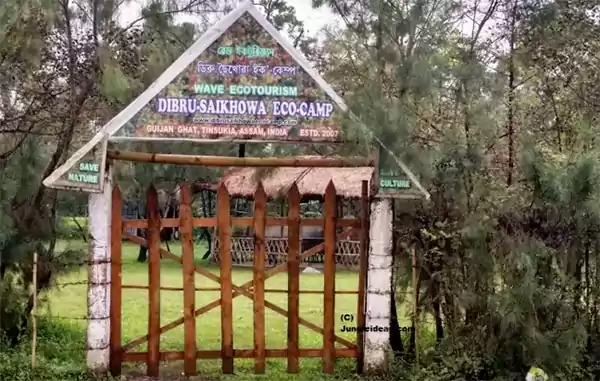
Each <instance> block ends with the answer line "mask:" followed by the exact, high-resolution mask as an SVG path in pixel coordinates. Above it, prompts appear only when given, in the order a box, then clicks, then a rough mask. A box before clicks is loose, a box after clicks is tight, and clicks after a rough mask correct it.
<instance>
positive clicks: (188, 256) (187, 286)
mask: <svg viewBox="0 0 600 381" xmlns="http://www.w3.org/2000/svg"><path fill="white" fill-rule="evenodd" d="M180 192H181V204H180V210H179V231H180V237H181V257H182V262H183V319H184V327H183V329H184V333H185V343H184V348H185V350H184V360H183V361H184V365H183V367H184V372H185V375H186V376H195V375H196V315H195V314H194V311H195V310H196V278H195V277H196V267H195V265H194V237H193V226H192V219H193V215H192V205H191V204H192V192H191V190H190V186H189V185H188V184H183V185H181V187H180Z"/></svg>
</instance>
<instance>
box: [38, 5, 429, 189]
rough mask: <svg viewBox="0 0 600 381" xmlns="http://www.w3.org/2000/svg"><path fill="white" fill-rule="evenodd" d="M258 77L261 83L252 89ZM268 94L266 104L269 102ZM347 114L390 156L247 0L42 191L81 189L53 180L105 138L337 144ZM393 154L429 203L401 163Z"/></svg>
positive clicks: (57, 172)
mask: <svg viewBox="0 0 600 381" xmlns="http://www.w3.org/2000/svg"><path fill="white" fill-rule="evenodd" d="M235 76H241V77H243V78H242V79H244V80H243V81H242V80H239V79H236V78H235ZM257 78H258V79H259V80H258V82H260V81H261V80H260V78H262V82H263V83H256V84H254V83H253V82H255V81H256V80H257ZM215 79H217V81H215ZM218 81H221V83H219V82H218ZM269 96H270V97H271V98H272V99H270V100H267V99H266V98H267V97H269ZM248 97H250V98H248ZM247 98H248V99H247ZM345 115H349V116H350V117H351V119H353V120H354V121H355V122H357V125H358V126H359V127H360V129H361V130H362V133H364V134H365V135H366V136H367V137H368V138H370V139H373V140H374V141H375V142H377V143H378V144H380V145H381V146H382V147H383V149H385V150H386V151H388V152H390V153H391V151H390V150H389V149H388V148H387V147H386V146H385V145H384V144H383V142H381V140H380V139H379V138H378V137H377V136H375V135H374V134H373V132H372V131H371V130H370V129H368V128H367V127H366V126H365V125H364V123H362V122H361V121H360V120H358V118H356V117H355V116H354V115H352V114H351V113H350V112H349V110H348V107H347V106H346V104H345V103H344V101H343V100H342V98H341V97H340V96H339V95H337V94H336V93H335V91H334V90H333V89H332V88H331V86H330V85H329V84H327V82H325V80H324V79H323V78H322V77H321V76H320V75H319V74H318V73H317V71H316V70H315V69H314V68H313V67H312V66H311V64H310V63H309V62H308V60H307V59H306V58H305V57H304V56H303V55H302V53H300V52H299V51H298V50H296V49H295V48H294V46H293V45H292V44H291V43H290V42H289V41H288V40H287V39H286V38H284V37H283V36H282V35H281V34H280V33H279V32H278V31H277V29H276V28H275V27H274V26H273V25H272V24H271V23H270V22H269V21H267V19H266V18H265V16H264V15H263V14H262V13H261V11H260V10H258V8H256V7H255V6H254V5H253V4H252V1H251V0H248V1H246V2H244V3H242V4H241V5H240V6H239V7H238V8H236V9H235V10H233V11H232V12H230V13H229V14H228V15H226V16H225V17H224V18H223V19H221V20H220V21H219V22H217V23H216V24H215V25H213V26H212V27H211V28H209V29H208V30H207V31H206V33H204V34H203V35H202V37H200V38H199V39H198V40H197V41H196V42H195V43H194V44H192V46H191V47H190V48H189V49H187V50H186V51H185V52H184V53H183V54H182V55H181V56H180V57H179V58H178V59H177V60H175V62H174V63H173V64H172V65H171V66H170V67H169V68H168V69H167V70H165V71H164V72H163V74H162V75H160V76H159V77H158V79H157V80H156V81H155V82H154V83H152V85H150V86H149V87H148V89H147V90H146V91H144V92H143V93H142V94H141V95H140V96H139V97H138V98H136V99H135V100H134V101H133V102H131V103H130V104H129V105H128V106H127V107H126V108H125V109H123V110H122V111H121V112H120V113H119V114H117V115H116V116H115V117H114V118H112V119H111V120H110V121H109V122H108V123H107V124H106V125H105V126H104V127H103V128H102V129H101V130H100V131H99V132H98V133H97V134H96V135H95V136H94V137H93V138H92V139H91V140H90V141H88V142H87V143H86V144H85V145H84V146H82V147H81V148H80V149H79V150H78V151H76V152H75V153H74V154H73V156H71V157H70V158H69V159H68V160H67V161H66V162H65V163H64V164H63V165H62V166H60V167H59V168H57V169H56V170H55V171H54V172H53V173H52V174H51V175H50V176H48V178H46V179H44V185H46V186H48V187H52V188H64V189H76V190H83V191H86V189H84V188H83V187H77V186H76V185H74V184H71V183H69V182H67V183H66V184H59V183H60V181H59V180H60V179H61V178H62V177H64V176H65V175H67V174H68V173H69V172H70V171H73V170H74V169H73V168H74V167H75V166H76V165H78V163H79V162H80V161H81V160H82V159H84V158H85V156H86V155H87V154H89V152H90V151H92V150H93V149H94V147H97V146H98V145H99V144H100V143H101V142H102V141H103V140H104V141H106V140H110V141H116V142H118V141H131V140H137V141H140V140H161V141H169V140H170V141H174V140H178V141H181V140H185V141H215V140H218V141H240V142H241V141H255V142H273V141H304V142H316V141H320V142H331V143H333V142H341V141H343V138H344V136H343V135H344V134H343V131H341V117H343V116H345ZM104 152H105V149H104ZM392 156H393V157H394V159H395V160H396V162H397V164H398V165H399V166H400V168H401V169H402V171H403V172H405V173H406V175H407V177H408V178H409V179H410V180H411V181H412V182H413V183H414V185H415V187H416V188H418V189H419V190H420V191H421V192H422V193H423V195H424V196H425V198H429V194H428V193H427V191H426V190H425V189H424V188H423V187H422V186H421V184H419V182H418V180H417V179H416V177H415V176H414V175H413V174H412V173H411V172H410V170H408V168H407V167H406V165H404V164H403V163H402V162H401V161H400V160H398V159H397V157H396V156H395V155H392ZM103 164H104V163H103ZM102 171H104V165H103V168H102ZM101 177H104V176H103V173H102V176H101ZM102 185H103V183H102V184H100V188H102ZM87 191H89V192H91V191H98V190H95V188H94V189H87Z"/></svg>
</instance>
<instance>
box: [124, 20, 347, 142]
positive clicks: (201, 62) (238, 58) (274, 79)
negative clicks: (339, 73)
mask: <svg viewBox="0 0 600 381" xmlns="http://www.w3.org/2000/svg"><path fill="white" fill-rule="evenodd" d="M337 108H338V107H337V105H335V104H334V102H333V101H332V100H331V99H330V98H329V97H328V96H327V95H326V94H325V92H324V91H323V90H322V89H321V87H320V86H319V85H318V84H317V83H316V82H315V80H314V79H313V78H312V77H311V76H310V74H308V73H307V72H306V71H305V70H304V69H302V68H301V67H300V66H299V65H298V62H296V60H295V59H294V58H293V57H292V56H291V55H290V54H289V53H288V52H287V51H286V50H285V49H284V48H283V47H282V46H281V45H280V44H279V43H278V42H277V41H276V40H275V39H274V38H273V37H272V36H271V34H269V33H268V32H267V31H266V30H265V29H264V28H263V26H262V25H260V23H258V22H257V21H256V19H255V18H253V17H252V16H251V15H250V14H248V13H245V14H244V15H242V16H241V17H240V18H239V19H238V20H237V21H235V22H234V23H233V25H231V27H230V28H229V29H228V30H227V31H225V33H223V34H222V35H221V36H220V37H219V38H217V39H216V41H215V42H214V43H213V44H212V45H211V46H210V47H209V48H208V49H206V50H205V51H204V52H203V53H202V54H200V55H199V57H198V58H197V59H196V60H194V62H193V63H192V64H191V65H189V66H188V67H187V68H186V69H185V70H184V71H183V72H182V73H181V74H179V75H178V76H177V78H176V79H175V80H174V81H173V82H171V84H170V85H168V86H167V87H166V88H164V89H163V90H162V91H161V92H160V93H159V94H158V95H157V96H156V97H154V99H153V100H152V101H151V102H150V103H149V104H148V105H146V106H145V107H144V108H143V109H142V110H141V111H140V112H139V113H138V114H137V115H136V116H135V117H133V118H132V119H131V120H130V121H129V123H127V124H126V125H125V126H123V128H122V129H121V130H120V131H119V132H118V133H116V134H115V135H114V136H113V138H117V139H118V138H126V137H131V138H156V139H169V138H171V139H173V138H175V139H186V138H187V139H198V140H213V139H224V140H234V141H244V140H254V141H323V142H336V141H340V140H341V138H342V137H341V136H340V123H339V121H338V117H339V115H337V114H338V112H337Z"/></svg>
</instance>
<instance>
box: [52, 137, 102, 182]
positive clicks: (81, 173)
mask: <svg viewBox="0 0 600 381" xmlns="http://www.w3.org/2000/svg"><path fill="white" fill-rule="evenodd" d="M106 148H107V141H106V140H104V141H103V142H102V143H100V144H99V145H98V146H96V147H94V149H92V150H90V151H89V152H88V153H87V154H86V155H84V156H83V157H82V158H81V159H80V160H79V161H78V162H77V163H76V164H75V165H73V166H72V167H71V168H70V169H69V170H68V171H67V172H65V173H64V174H63V175H62V176H60V178H59V179H58V180H57V182H56V184H55V185H56V186H57V187H58V188H64V189H77V190H84V191H87V192H101V191H102V189H103V185H104V171H105V168H104V165H105V162H106Z"/></svg>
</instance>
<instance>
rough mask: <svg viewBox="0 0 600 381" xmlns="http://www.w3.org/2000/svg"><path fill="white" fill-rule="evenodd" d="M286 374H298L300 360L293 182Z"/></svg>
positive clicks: (297, 208)
mask: <svg viewBox="0 0 600 381" xmlns="http://www.w3.org/2000/svg"><path fill="white" fill-rule="evenodd" d="M288 207H289V209H288V255H287V263H288V344H287V350H288V360H287V361H288V362H287V371H288V373H298V370H299V369H298V367H299V362H300V361H299V358H300V343H299V341H300V338H299V323H298V319H299V318H300V260H299V255H300V191H299V190H298V185H296V183H295V182H294V183H293V184H292V186H291V187H290V190H289V192H288Z"/></svg>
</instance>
